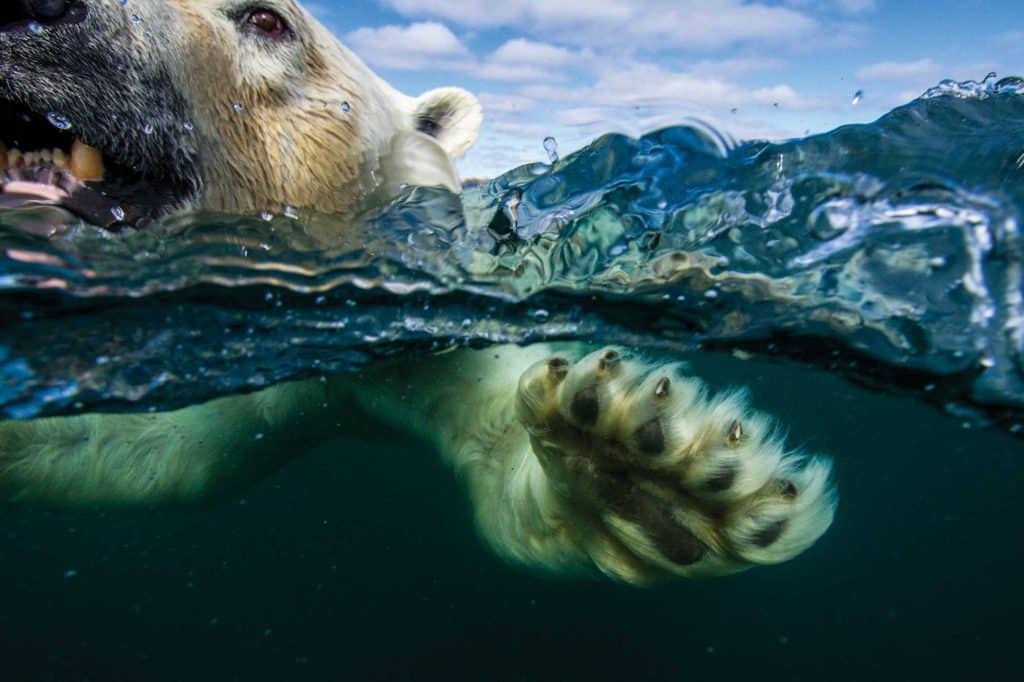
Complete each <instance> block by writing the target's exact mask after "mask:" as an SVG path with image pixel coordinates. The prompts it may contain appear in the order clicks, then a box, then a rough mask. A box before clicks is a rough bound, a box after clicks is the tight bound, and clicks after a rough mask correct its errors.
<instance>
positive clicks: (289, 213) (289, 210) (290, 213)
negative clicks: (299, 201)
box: [284, 204, 299, 220]
mask: <svg viewBox="0 0 1024 682" xmlns="http://www.w3.org/2000/svg"><path fill="white" fill-rule="evenodd" d="M284 214H285V216H286V217H288V218H291V219H292V220H298V218H299V209H297V208H296V207H294V206H292V205H291V204H288V205H287V206H285V207H284Z"/></svg>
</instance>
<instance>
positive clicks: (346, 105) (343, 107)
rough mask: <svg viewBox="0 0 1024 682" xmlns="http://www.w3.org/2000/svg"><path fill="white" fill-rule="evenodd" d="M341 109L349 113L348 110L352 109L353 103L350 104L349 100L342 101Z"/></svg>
mask: <svg viewBox="0 0 1024 682" xmlns="http://www.w3.org/2000/svg"><path fill="white" fill-rule="evenodd" d="M341 110H342V111H344V112H345V113H346V114H347V113H348V112H350V111H352V105H351V104H349V103H348V102H342V103H341Z"/></svg>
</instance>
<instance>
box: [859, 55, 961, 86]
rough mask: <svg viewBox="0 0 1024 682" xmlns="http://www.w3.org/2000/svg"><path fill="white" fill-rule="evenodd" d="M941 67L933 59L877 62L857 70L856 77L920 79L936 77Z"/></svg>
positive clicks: (866, 80)
mask: <svg viewBox="0 0 1024 682" xmlns="http://www.w3.org/2000/svg"><path fill="white" fill-rule="evenodd" d="M941 72H942V67H941V66H940V65H939V64H938V63H937V62H936V61H935V60H933V59H918V60H917V61H913V62H879V63H877V64H872V65H871V66H865V67H864V68H862V69H858V70H857V74H856V76H857V79H858V80H860V81H864V82H872V81H902V82H906V81H920V80H929V79H934V78H936V77H937V76H938V75H939V74H940V73H941Z"/></svg>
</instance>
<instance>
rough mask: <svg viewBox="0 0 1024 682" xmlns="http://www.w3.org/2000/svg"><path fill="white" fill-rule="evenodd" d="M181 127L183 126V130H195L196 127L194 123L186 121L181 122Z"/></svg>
mask: <svg viewBox="0 0 1024 682" xmlns="http://www.w3.org/2000/svg"><path fill="white" fill-rule="evenodd" d="M181 127H182V128H184V129H185V130H195V129H196V127H195V126H194V125H192V124H191V123H190V122H188V121H185V122H184V123H182V124H181Z"/></svg>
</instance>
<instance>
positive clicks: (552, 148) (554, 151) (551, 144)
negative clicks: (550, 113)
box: [544, 135, 558, 163]
mask: <svg viewBox="0 0 1024 682" xmlns="http://www.w3.org/2000/svg"><path fill="white" fill-rule="evenodd" d="M544 151H546V152H547V153H548V161H550V162H551V163H555V162H556V161H558V141H557V140H556V139H555V138H553V137H551V136H550V135H549V136H548V137H545V138H544Z"/></svg>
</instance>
